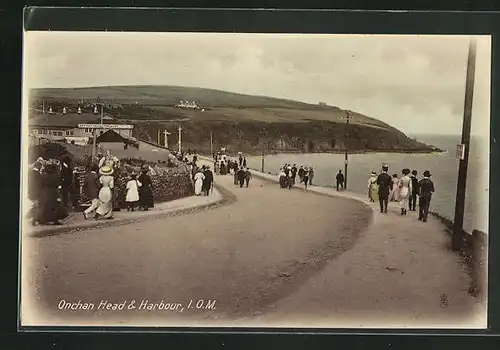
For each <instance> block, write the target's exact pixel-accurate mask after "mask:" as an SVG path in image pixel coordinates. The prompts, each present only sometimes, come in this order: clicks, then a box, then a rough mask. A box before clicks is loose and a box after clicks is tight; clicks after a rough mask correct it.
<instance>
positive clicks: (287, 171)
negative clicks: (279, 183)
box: [283, 164, 291, 177]
mask: <svg viewBox="0 0 500 350" xmlns="http://www.w3.org/2000/svg"><path fill="white" fill-rule="evenodd" d="M283 170H284V171H285V175H286V177H288V176H290V170H291V167H289V166H288V164H285V166H284V167H283Z"/></svg>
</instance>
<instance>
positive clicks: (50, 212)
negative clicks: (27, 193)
mask: <svg viewBox="0 0 500 350" xmlns="http://www.w3.org/2000/svg"><path fill="white" fill-rule="evenodd" d="M57 172H58V169H57V166H56V165H55V164H53V163H48V164H46V166H45V168H44V173H43V174H42V176H41V177H40V189H39V190H40V192H39V193H38V206H37V209H36V214H35V217H34V219H33V220H32V221H33V222H35V223H36V222H38V223H40V224H47V223H49V222H52V223H53V224H54V225H62V223H61V222H60V220H63V219H65V218H67V217H68V211H67V209H66V207H65V206H64V205H63V203H62V201H61V198H60V196H59V190H60V189H61V188H62V186H61V181H60V176H57Z"/></svg>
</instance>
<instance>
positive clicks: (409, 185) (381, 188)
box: [367, 165, 435, 222]
mask: <svg viewBox="0 0 500 350" xmlns="http://www.w3.org/2000/svg"><path fill="white" fill-rule="evenodd" d="M388 172H389V167H388V166H387V165H383V166H382V171H381V173H379V174H377V172H375V171H372V173H371V176H370V178H369V179H368V184H367V190H368V198H369V200H370V201H371V202H377V201H378V202H379V204H380V212H381V213H387V206H388V203H389V202H390V201H391V202H398V203H399V205H400V208H401V215H407V214H408V211H417V210H416V208H417V202H418V207H419V212H418V220H420V221H423V222H426V221H427V217H428V215H429V207H430V203H431V199H432V195H433V193H434V191H435V188H434V183H433V181H432V180H431V179H430V177H431V173H430V171H429V170H425V171H424V172H423V178H422V179H420V180H419V179H418V171H417V170H413V171H410V169H408V168H405V169H403V170H402V171H401V176H398V174H393V175H392V176H391V175H389V173H388Z"/></svg>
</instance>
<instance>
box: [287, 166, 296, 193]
mask: <svg viewBox="0 0 500 350" xmlns="http://www.w3.org/2000/svg"><path fill="white" fill-rule="evenodd" d="M286 181H287V185H288V189H289V190H291V189H292V187H293V185H295V179H294V177H293V172H292V171H291V170H290V173H289V174H288V176H287V178H286Z"/></svg>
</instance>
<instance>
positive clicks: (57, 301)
mask: <svg viewBox="0 0 500 350" xmlns="http://www.w3.org/2000/svg"><path fill="white" fill-rule="evenodd" d="M216 182H217V183H218V184H220V185H221V186H223V187H225V188H227V189H229V190H230V191H231V192H232V193H233V194H234V196H235V197H236V202H234V203H232V204H230V205H227V206H223V207H220V208H217V209H213V210H204V211H200V212H198V213H195V214H190V215H183V216H174V217H169V218H166V219H156V220H155V219H151V220H149V221H144V222H140V223H137V224H130V225H123V226H118V227H110V228H101V229H95V230H89V231H83V232H75V233H71V234H65V235H59V236H52V237H44V238H24V239H23V242H22V245H23V285H22V288H23V289H22V290H23V301H22V303H23V317H22V319H23V323H25V324H54V325H55V324H68V323H70V324H87V325H103V324H125V325H145V324H155V325H166V326H168V325H179V326H182V325H185V326H187V325H191V326H192V325H204V324H208V325H211V326H213V325H221V326H227V325H231V322H232V320H236V319H238V318H245V317H249V316H250V317H251V316H252V315H259V314H262V313H263V312H265V310H266V308H268V307H269V306H270V305H273V304H274V303H276V302H277V301H279V300H281V299H283V298H285V297H286V296H288V295H290V294H292V293H294V292H295V291H296V290H298V289H299V288H300V286H301V285H303V284H304V283H306V281H307V279H308V278H310V277H311V276H313V275H315V274H316V273H317V272H318V271H320V270H321V269H322V268H323V267H324V266H325V265H326V264H327V262H329V261H331V260H332V259H333V258H334V257H336V256H338V255H339V254H341V253H342V252H343V251H345V250H347V249H349V248H350V247H351V246H352V245H353V243H354V241H355V239H356V237H357V235H358V234H359V233H360V232H361V231H363V230H364V229H366V228H367V227H368V226H369V224H370V221H371V218H372V211H371V209H370V208H368V207H366V206H364V205H363V204H361V203H359V202H356V201H353V200H350V199H344V198H332V197H327V196H321V195H317V194H313V193H307V192H306V191H305V190H303V189H293V190H291V191H289V190H287V189H280V188H279V186H278V185H277V184H275V183H270V182H265V181H263V180H259V179H256V178H254V179H253V180H252V181H251V184H250V188H237V187H235V186H234V185H233V183H232V176H218V177H216ZM32 295H34V296H35V298H30V296H32ZM103 300H104V301H108V302H109V303H116V304H120V303H124V302H126V306H128V305H130V302H131V301H135V302H136V303H135V306H137V307H136V308H135V309H128V308H127V307H125V310H102V309H101V310H97V309H98V306H99V304H100V303H101V301H103ZM146 300H147V301H148V302H151V303H158V304H160V306H161V305H163V304H166V303H171V306H172V308H174V310H170V311H165V310H147V309H146V310H138V306H140V303H141V302H143V301H146ZM191 300H192V301H193V303H191V305H192V307H191V308H188V305H189V303H190V301H191ZM199 300H203V301H202V302H199ZM78 301H80V304H75V305H80V306H78V307H79V308H81V305H82V304H84V303H89V304H88V305H91V304H90V303H92V304H94V309H92V310H90V309H88V310H81V309H80V310H59V309H58V305H59V306H61V307H64V305H63V304H64V303H78ZM162 301H163V304H161V302H162ZM214 301H215V302H214ZM196 303H198V306H199V308H196ZM176 304H181V306H178V307H175V305H176ZM40 305H43V307H39V306H40ZM67 305H71V304H67ZM75 307H76V306H75ZM89 307H90V306H89ZM157 308H158V306H157ZM181 309H182V312H181Z"/></svg>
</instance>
